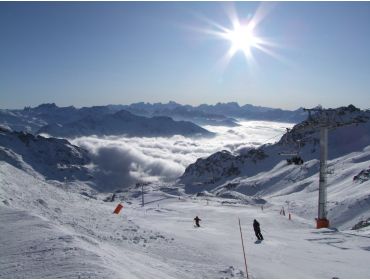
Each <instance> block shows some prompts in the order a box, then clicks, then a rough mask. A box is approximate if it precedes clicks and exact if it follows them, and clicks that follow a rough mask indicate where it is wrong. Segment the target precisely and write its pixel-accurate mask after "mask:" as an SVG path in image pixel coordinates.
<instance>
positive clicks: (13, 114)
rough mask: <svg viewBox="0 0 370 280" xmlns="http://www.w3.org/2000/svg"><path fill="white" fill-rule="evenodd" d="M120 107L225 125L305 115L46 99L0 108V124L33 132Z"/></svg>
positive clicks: (227, 106) (225, 106) (221, 106)
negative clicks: (79, 104) (33, 104)
mask: <svg viewBox="0 0 370 280" xmlns="http://www.w3.org/2000/svg"><path fill="white" fill-rule="evenodd" d="M121 110H125V111H128V112H130V113H132V114H134V115H137V116H144V117H147V118H152V117H160V116H166V117H170V118H172V119H174V120H175V121H189V122H193V123H195V124H197V125H213V126H217V125H218V126H229V127H233V126H238V123H237V120H236V119H235V118H241V119H247V120H266V121H277V122H291V123H297V122H300V121H302V120H303V119H304V118H305V117H306V114H305V113H304V112H303V110H302V109H301V108H300V109H298V110H295V111H289V110H281V109H273V108H267V107H260V106H253V105H250V104H246V105H243V106H239V104H238V103H236V102H230V103H217V104H216V105H206V104H202V105H199V106H190V105H181V104H178V103H176V102H173V101H170V102H168V103H153V104H152V103H144V102H139V103H133V104H131V105H107V106H93V107H82V108H75V107H73V106H68V107H58V106H57V105H55V103H47V104H41V105H39V106H37V107H34V108H31V107H25V108H24V109H23V110H7V109H3V110H0V124H1V125H3V126H7V127H10V128H11V129H13V130H16V131H26V132H30V133H37V132H38V130H40V129H41V128H42V127H44V126H46V125H50V126H55V125H56V124H59V125H64V124H72V123H74V124H75V123H77V122H78V121H80V120H83V121H87V122H88V119H95V118H104V117H105V116H107V115H113V114H115V113H117V112H118V111H121ZM86 119H87V120H86Z"/></svg>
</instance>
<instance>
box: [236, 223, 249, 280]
mask: <svg viewBox="0 0 370 280" xmlns="http://www.w3.org/2000/svg"><path fill="white" fill-rule="evenodd" d="M238 220H239V229H240V239H241V240H242V248H243V255H244V264H245V271H246V273H247V279H249V275H248V267H247V258H246V256H245V249H244V242H243V233H242V226H241V225H240V218H238Z"/></svg>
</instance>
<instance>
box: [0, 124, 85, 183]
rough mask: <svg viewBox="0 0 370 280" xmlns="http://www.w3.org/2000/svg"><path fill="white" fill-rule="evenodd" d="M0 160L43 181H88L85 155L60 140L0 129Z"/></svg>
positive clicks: (80, 150) (81, 150)
mask: <svg viewBox="0 0 370 280" xmlns="http://www.w3.org/2000/svg"><path fill="white" fill-rule="evenodd" d="M0 160H1V161H5V162H7V163H9V164H11V165H13V166H15V167H17V168H19V169H22V170H24V171H25V172H27V173H29V174H32V175H34V176H39V175H41V176H42V177H44V178H45V179H47V180H59V181H64V180H77V179H79V180H88V179H91V178H92V177H91V175H90V174H89V171H88V169H87V168H86V165H88V164H89V163H90V162H91V160H90V158H89V155H88V152H87V151H86V150H84V149H82V148H80V147H77V146H74V145H72V144H71V143H69V142H68V141H67V140H64V139H56V138H45V137H42V136H40V135H37V136H34V135H32V134H29V133H26V132H16V131H11V130H9V129H8V128H4V127H1V126H0Z"/></svg>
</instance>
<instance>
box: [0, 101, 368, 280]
mask: <svg viewBox="0 0 370 280" xmlns="http://www.w3.org/2000/svg"><path fill="white" fill-rule="evenodd" d="M45 109H47V108H45ZM257 124H258V123H254V124H253V125H257ZM259 124H261V123H259ZM243 125H246V126H248V125H250V127H249V128H247V130H244V131H251V130H253V125H252V124H251V123H250V122H248V123H246V124H243ZM265 125H266V127H269V125H268V122H265ZM282 126H283V124H282V125H281V126H278V125H276V124H273V123H272V124H271V126H270V128H269V129H266V128H262V130H263V131H262V132H261V134H260V136H259V137H260V138H259V139H265V140H267V139H266V138H267V137H268V138H271V137H272V136H274V130H276V131H275V132H278V131H279V130H280V131H281V128H282ZM368 128H369V123H362V124H359V125H357V126H356V127H352V128H350V129H339V130H337V131H336V132H334V133H333V134H332V135H333V136H332V137H334V138H332V139H335V140H337V141H335V142H330V143H332V145H334V147H333V149H331V151H333V153H331V155H330V156H329V159H330V160H329V161H328V167H329V170H330V171H331V172H330V174H328V219H329V221H330V224H331V227H330V228H329V229H320V230H318V229H315V218H316V216H317V200H318V181H319V176H318V164H319V162H318V159H317V152H316V153H310V150H311V148H312V146H310V145H311V144H312V145H313V144H314V143H316V142H315V141H314V140H312V142H308V143H307V145H306V147H305V149H303V155H304V156H305V162H304V164H303V165H288V164H287V163H286V161H285V160H284V159H283V158H281V157H280V156H277V153H276V156H275V157H274V158H273V160H271V159H270V158H268V160H267V161H269V162H267V163H266V164H262V165H259V164H258V163H259V160H260V159H259V158H261V154H259V153H258V150H257V152H256V150H253V151H254V152H252V153H251V154H248V151H246V152H245V155H248V159H247V160H245V161H244V163H243V164H245V163H246V162H247V163H248V164H252V167H253V168H250V170H248V172H245V171H246V170H242V172H241V173H240V174H236V173H235V174H234V173H233V176H231V177H228V178H226V179H225V180H224V181H220V182H217V183H216V184H213V185H210V187H209V189H207V191H205V188H204V186H203V185H202V184H201V182H200V184H199V189H200V190H201V191H202V192H201V193H200V194H199V195H198V194H196V193H195V192H194V194H193V193H186V190H187V188H186V186H185V185H183V184H182V183H181V181H167V182H163V181H155V182H148V183H146V184H145V185H144V186H143V188H144V193H145V205H144V207H142V206H141V186H135V184H133V185H131V187H130V188H121V189H120V190H117V191H116V192H115V193H114V194H115V198H114V199H113V201H112V196H113V193H112V192H110V191H108V190H109V189H108V188H107V189H104V185H100V187H101V188H100V192H98V191H97V190H96V189H93V188H92V187H91V186H94V184H91V182H89V181H88V180H87V177H81V178H84V181H82V179H79V178H78V177H76V176H75V177H74V176H73V175H75V174H78V172H83V170H81V169H80V168H76V169H73V168H71V172H70V175H71V176H70V178H68V180H66V181H64V180H63V179H61V178H63V176H61V175H60V176H56V175H55V176H45V174H48V173H50V172H49V171H47V172H46V173H45V174H43V173H42V172H41V171H43V170H48V169H46V166H43V165H42V162H43V161H40V160H38V159H39V158H38V156H37V154H38V151H44V153H42V154H43V156H45V157H47V158H49V159H50V160H51V162H48V163H49V164H48V165H49V166H48V168H50V170H51V169H53V168H54V169H58V168H56V167H55V166H57V167H58V166H59V165H58V164H60V163H62V161H64V159H66V160H68V161H70V160H72V159H73V162H72V163H73V164H72V165H71V166H76V167H81V166H82V164H85V163H86V162H87V161H86V160H87V158H86V160H84V159H85V156H84V155H83V153H84V152H83V151H82V150H80V148H78V147H76V146H72V145H70V144H69V143H68V142H67V141H65V140H56V139H49V140H46V139H44V138H34V137H33V136H31V135H24V134H19V133H10V132H7V130H6V129H5V128H4V129H2V130H1V139H0V140H1V143H0V144H1V147H0V156H1V161H0V278H245V276H246V275H245V267H244V259H243V253H242V248H241V240H240V232H239V227H238V218H240V220H241V225H242V230H243V236H244V244H245V248H246V258H247V263H248V272H249V277H251V278H333V277H337V278H368V277H369V276H370V266H369V265H368V262H369V261H368V260H369V259H370V258H369V257H370V246H369V238H370V227H369V226H364V227H358V229H356V230H352V228H353V227H354V226H356V225H359V224H361V221H363V223H362V224H364V225H366V223H365V222H364V221H368V220H369V218H370V180H353V178H354V177H355V176H356V175H358V174H365V173H364V172H362V171H363V170H368V169H369V168H370V141H369V137H368V131H369V130H368ZM213 129H214V130H215V131H218V133H219V134H222V133H225V131H224V132H223V129H225V128H221V127H217V128H216V127H214V128H213ZM233 129H234V130H233V131H235V132H236V131H239V132H240V134H241V135H243V129H242V128H240V127H237V128H233ZM227 131H228V130H226V133H227ZM306 132H307V133H310V132H309V131H308V130H307V131H306ZM9 133H10V134H11V135H10V134H9ZM349 133H350V135H351V136H353V138H352V139H351V141H348V140H346V139H344V137H345V136H346V134H349ZM235 135H236V136H235V138H234V137H231V138H232V139H231V141H234V140H235V141H237V137H238V136H237V133H236V134H235ZM244 135H245V134H244ZM19 136H21V137H19ZM270 136H271V137H270ZM220 137H223V136H220ZM22 139H23V140H24V141H23V140H22ZM245 139H248V138H247V137H245ZM224 140H225V141H227V139H225V138H224ZM257 140H258V139H257ZM115 141H119V139H118V138H117V139H115ZM132 141H134V140H132ZM171 141H172V140H168V142H165V143H167V145H170V144H171ZM176 141H179V139H177V140H176ZM252 141H254V140H253V139H252ZM220 142H221V141H220ZM91 143H97V142H91ZM333 143H334V144H333ZM74 144H76V143H74ZM147 144H148V145H149V142H147ZM206 144H207V142H204V143H201V145H204V146H205V145H206ZM234 144H235V143H234ZM53 145H55V147H57V148H60V150H61V151H60V152H58V153H57V154H55V153H54V152H55V151H56V149H54V148H53V147H54V146H53ZM156 145H158V146H157V147H156V149H157V151H158V153H160V151H161V149H162V148H163V146H164V144H163V143H162V144H161V143H154V146H156ZM217 145H218V144H217V143H211V142H210V140H209V146H211V147H210V148H211V149H213V148H214V147H217ZM222 145H223V144H222ZM41 146H42V147H41ZM78 146H79V145H78ZM189 146H190V145H189ZM129 147H130V146H129ZM131 147H132V146H131ZM138 147H139V148H140V146H138ZM271 147H272V148H271ZM329 147H330V146H329ZM341 147H345V149H343V150H342V149H341ZM41 148H42V149H41ZM139 148H138V150H139ZM280 148H281V147H279V146H275V147H274V146H273V145H271V146H270V148H269V149H270V152H273V153H274V152H277V151H278V150H279V149H280ZM153 150H154V147H153ZM67 151H70V153H67ZM168 151H173V150H171V149H170V148H169V150H168ZM184 151H188V150H184ZM190 151H191V150H190ZM199 153H205V152H204V151H200V152H199ZM68 154H69V156H67V155H68ZM109 155H113V154H111V153H110V154H109ZM157 156H158V155H157ZM153 157H155V156H153ZM178 157H179V156H178ZM106 160H107V161H108V163H109V164H111V163H112V162H113V158H110V157H107V159H106ZM234 160H235V156H234V155H232V153H230V152H218V153H215V154H213V155H211V156H210V157H209V161H208V162H209V164H215V165H219V167H220V168H221V169H220V172H223V170H222V167H223V166H224V165H223V164H224V163H225V161H230V162H233V161H234ZM75 161H76V162H75ZM78 161H81V164H79V163H78ZM178 161H181V159H180V160H179V159H178ZM200 162H202V160H200ZM215 162H216V163H215ZM241 162H242V160H241ZM51 163H52V164H51ZM53 166H54V167H53ZM248 166H249V165H248ZM40 167H43V168H40ZM153 167H154V166H153ZM228 170H229V169H228ZM107 171H109V170H107ZM56 172H57V173H58V174H59V172H61V173H60V174H62V173H63V172H62V171H60V170H58V171H56ZM361 172H362V173H361ZM50 174H51V173H50ZM234 175H235V176H234ZM73 178H74V179H73ZM107 178H109V176H108V177H107ZM365 179H366V178H365ZM90 180H93V178H90ZM100 183H101V184H103V183H104V182H103V181H102V182H100ZM118 203H122V204H123V206H124V207H123V209H122V210H121V212H120V214H119V215H116V214H113V211H114V209H115V207H116V206H117V204H118ZM262 206H263V208H262ZM282 207H284V208H285V211H286V216H283V215H280V210H281V208H282ZM288 214H291V217H292V219H291V220H290V219H288V217H289V215H288ZM195 216H199V217H200V218H201V222H200V224H201V227H200V228H195V227H194V221H193V219H194V217H195ZM253 219H257V220H258V221H259V223H260V225H261V229H262V234H263V236H264V238H265V240H264V241H262V242H261V243H258V242H256V237H255V236H254V232H253V226H252V223H253Z"/></svg>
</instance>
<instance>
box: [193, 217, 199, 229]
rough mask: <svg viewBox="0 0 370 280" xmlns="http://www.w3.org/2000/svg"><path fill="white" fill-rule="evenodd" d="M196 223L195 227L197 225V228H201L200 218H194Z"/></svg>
mask: <svg viewBox="0 0 370 280" xmlns="http://www.w3.org/2000/svg"><path fill="white" fill-rule="evenodd" d="M194 221H195V225H196V226H197V227H200V224H199V221H201V219H199V218H198V216H196V217H195V218H194Z"/></svg>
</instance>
